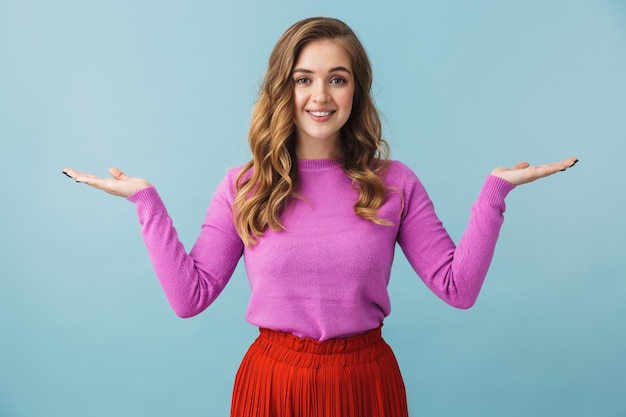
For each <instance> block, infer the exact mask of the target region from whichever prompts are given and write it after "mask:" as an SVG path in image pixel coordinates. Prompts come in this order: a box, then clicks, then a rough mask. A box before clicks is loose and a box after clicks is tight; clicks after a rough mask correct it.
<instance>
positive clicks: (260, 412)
mask: <svg viewBox="0 0 626 417" xmlns="http://www.w3.org/2000/svg"><path fill="white" fill-rule="evenodd" d="M260 332H261V334H260V335H259V337H258V338H257V339H256V340H255V341H254V343H253V344H252V346H250V349H249V350H248V352H247V353H246V355H245V356H244V358H243V361H242V363H241V366H240V367H239V371H238V372H237V376H236V378H235V387H234V390H233V399H232V406H231V413H230V415H231V417H407V416H408V408H407V401H406V391H405V388H404V382H403V380H402V375H401V374H400V369H399V367H398V363H397V361H396V357H395V355H394V354H393V352H392V350H391V348H390V347H389V345H388V344H387V343H386V342H385V341H384V340H383V338H382V336H381V328H380V327H379V328H377V329H374V330H371V331H369V332H367V333H365V334H362V335H358V336H353V337H349V338H342V339H331V340H327V341H323V342H318V341H316V340H313V339H306V338H298V337H296V336H293V335H291V334H288V333H283V332H277V331H274V330H268V329H260Z"/></svg>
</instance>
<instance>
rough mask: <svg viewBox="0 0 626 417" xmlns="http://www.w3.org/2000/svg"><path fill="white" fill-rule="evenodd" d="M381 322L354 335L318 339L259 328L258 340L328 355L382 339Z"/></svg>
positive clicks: (353, 349)
mask: <svg viewBox="0 0 626 417" xmlns="http://www.w3.org/2000/svg"><path fill="white" fill-rule="evenodd" d="M381 329H382V324H381V325H380V326H379V327H377V328H376V329H372V330H370V331H368V332H366V333H363V334H359V335H356V336H350V337H343V338H336V339H329V340H324V341H321V342H320V341H319V340H315V339H310V338H306V337H298V336H294V335H292V334H290V333H286V332H280V331H276V330H271V329H265V328H260V329H259V331H260V333H261V334H260V336H259V340H260V341H263V342H267V343H271V344H276V345H280V346H281V347H283V348H286V349H289V350H294V351H298V352H303V353H312V354H320V355H328V354H333V353H349V352H354V351H357V350H360V349H363V348H366V347H368V346H371V345H374V344H375V343H377V342H379V341H381V340H382V330H381Z"/></svg>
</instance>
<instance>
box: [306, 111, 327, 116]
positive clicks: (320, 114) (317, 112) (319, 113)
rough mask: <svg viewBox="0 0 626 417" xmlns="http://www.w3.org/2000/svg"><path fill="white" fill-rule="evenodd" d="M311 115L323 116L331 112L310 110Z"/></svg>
mask: <svg viewBox="0 0 626 417" xmlns="http://www.w3.org/2000/svg"><path fill="white" fill-rule="evenodd" d="M310 113H311V114H312V115H313V116H316V117H323V116H328V115H330V114H331V113H332V112H330V111H312V112H310Z"/></svg>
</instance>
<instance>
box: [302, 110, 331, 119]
mask: <svg viewBox="0 0 626 417" xmlns="http://www.w3.org/2000/svg"><path fill="white" fill-rule="evenodd" d="M307 113H309V114H310V115H311V116H313V119H314V120H318V121H320V122H322V121H325V120H328V119H329V118H330V116H331V115H332V114H333V113H334V111H321V110H307Z"/></svg>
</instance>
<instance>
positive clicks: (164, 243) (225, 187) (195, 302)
mask: <svg viewBox="0 0 626 417" xmlns="http://www.w3.org/2000/svg"><path fill="white" fill-rule="evenodd" d="M233 192H234V180H233V177H232V175H231V174H230V173H229V175H227V176H226V177H225V178H224V180H223V181H222V182H221V184H220V185H219V187H218V188H217V190H216V192H215V194H214V195H213V198H212V199H211V203H210V204H209V208H208V210H207V213H206V217H205V220H204V222H203V224H202V228H201V231H200V235H199V236H198V239H197V240H196V243H195V244H194V246H193V248H192V250H191V251H190V252H189V253H187V252H186V251H185V247H184V246H183V244H182V243H181V242H180V240H179V238H178V234H177V232H176V229H175V228H174V225H173V223H172V219H171V218H170V216H169V215H168V213H167V210H166V208H165V205H164V204H163V201H162V200H161V198H160V196H159V194H158V193H157V191H156V189H155V188H154V187H149V188H146V189H143V190H140V191H138V192H136V193H135V194H133V195H131V196H130V197H128V200H130V201H131V202H133V203H135V205H136V208H137V214H138V217H139V222H140V224H141V234H142V237H143V239H144V242H145V244H146V247H147V249H148V254H149V256H150V260H151V261H152V265H153V267H154V271H155V273H156V275H157V277H158V279H159V282H160V283H161V286H162V287H163V291H164V292H165V295H166V296H167V299H168V301H169V303H170V305H171V306H172V309H173V310H174V312H175V313H176V314H177V315H178V316H180V317H183V318H186V317H192V316H195V315H197V314H199V313H200V312H202V311H203V310H204V309H206V308H207V307H208V306H209V305H210V304H211V303H212V302H213V301H214V300H215V299H216V298H217V296H218V295H219V294H220V293H221V292H222V290H223V289H224V287H225V286H226V284H227V283H228V281H229V280H230V277H231V276H232V274H233V271H234V270H235V267H236V266H237V263H238V261H239V258H240V257H241V254H242V253H243V243H242V241H241V239H240V238H239V236H238V234H237V232H236V230H235V227H234V225H233V218H232V214H231V203H232V201H233V200H232V196H233Z"/></svg>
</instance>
